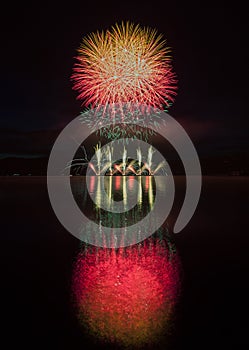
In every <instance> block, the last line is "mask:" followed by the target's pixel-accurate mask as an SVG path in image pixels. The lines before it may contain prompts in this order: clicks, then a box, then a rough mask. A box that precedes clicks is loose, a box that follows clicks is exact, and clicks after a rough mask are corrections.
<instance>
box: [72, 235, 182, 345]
mask: <svg viewBox="0 0 249 350" xmlns="http://www.w3.org/2000/svg"><path fill="white" fill-rule="evenodd" d="M169 247H170V244H169V242H167V241H166V240H165V239H163V240H160V239H158V238H156V239H155V238H154V239H152V238H151V239H147V240H146V241H144V242H143V243H140V244H137V245H134V246H131V247H128V248H119V249H116V250H115V249H105V248H97V247H88V248H87V249H85V251H84V250H82V252H81V253H80V254H79V256H78V257H77V261H76V264H75V270H74V276H73V295H74V300H75V301H76V307H77V313H78V317H79V320H80V323H81V324H82V326H83V327H86V328H87V329H88V331H89V333H90V334H92V335H93V336H97V337H98V339H99V340H102V341H107V342H111V343H116V344H119V345H123V346H129V347H132V348H135V347H141V346H144V345H149V344H154V343H156V342H157V341H158V340H159V339H160V337H161V336H162V335H165V333H167V331H168V330H169V329H170V328H171V327H172V317H173V312H174V307H175V304H176V302H177V297H178V294H179V285H180V282H179V280H180V278H179V258H178V256H177V254H176V252H175V251H172V250H170V249H169Z"/></svg>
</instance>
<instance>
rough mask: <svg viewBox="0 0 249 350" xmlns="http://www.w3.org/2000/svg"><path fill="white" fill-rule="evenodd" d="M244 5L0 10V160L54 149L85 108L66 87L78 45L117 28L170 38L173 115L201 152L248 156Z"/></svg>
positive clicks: (39, 5)
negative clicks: (144, 29) (131, 25)
mask: <svg viewBox="0 0 249 350" xmlns="http://www.w3.org/2000/svg"><path fill="white" fill-rule="evenodd" d="M241 4H242V2H241ZM241 4H240V2H239V1H236V2H232V3H231V4H228V1H224V2H218V1H216V2H215V3H214V4H213V5H212V4H211V2H210V1H209V2H208V3H207V5H205V3H204V2H201V1H199V2H191V1H171V2H169V1H161V2H159V1H150V2H145V1H139V2H137V1H132V2H128V1H123V2H119V1H111V2H110V1H101V2H100V3H98V2H96V1H87V2H86V1H81V2H79V3H77V2H73V1H71V2H66V3H64V2H62V1H61V2H56V1H55V2H52V4H45V3H44V2H33V4H32V5H29V4H26V5H25V2H20V3H17V4H15V3H14V2H9V5H6V4H5V5H4V7H3V8H2V9H1V12H2V19H1V26H2V28H1V34H2V39H1V60H2V63H1V70H2V73H1V80H2V84H1V97H2V99H1V121H0V136H1V138H0V146H1V148H0V154H12V153H13V154H17V153H20V154H24V153H25V154H26V153H36V152H38V153H39V152H40V153H42V152H43V151H46V150H48V149H49V148H50V147H51V135H50V133H51V131H52V130H54V129H62V128H63V127H64V126H65V125H66V124H67V123H68V122H69V121H71V120H72V119H73V118H75V117H76V116H77V115H78V114H79V113H80V111H81V110H82V108H81V106H80V102H79V101H76V93H75V92H74V91H72V83H71V82H70V75H71V73H72V67H73V63H74V56H75V55H76V50H77V48H78V46H79V44H80V42H81V39H82V37H83V36H85V35H87V34H88V33H90V32H93V31H96V30H98V29H106V28H108V27H110V26H111V25H113V24H115V22H120V21H122V20H131V21H134V22H135V23H140V24H141V25H146V26H150V27H154V28H157V29H158V31H159V32H161V33H163V34H164V36H165V37H166V38H167V40H168V45H169V46H170V47H171V48H172V55H173V66H174V70H175V72H176V73H177V76H178V80H179V83H178V86H179V89H178V96H177V98H176V101H175V104H174V106H173V107H172V108H171V109H170V110H169V113H170V114H171V115H172V116H173V117H175V118H176V119H177V120H178V121H180V122H181V123H182V125H183V126H184V127H185V128H186V130H187V132H188V133H189V134H190V136H191V137H192V138H193V140H194V141H195V142H197V143H198V145H199V146H198V147H200V152H202V151H204V150H205V149H208V150H209V151H210V152H211V153H215V152H219V151H224V152H228V153H229V152H237V151H238V152H240V151H245V150H246V149H247V150H248V148H249V141H248V127H249V121H248V113H247V103H246V102H247V99H248V98H247V96H248V79H247V77H246V73H247V71H248V55H247V51H246V49H247V45H248V43H247V22H248V20H247V18H246V14H247V10H246V8H243V7H242V5H241ZM48 134H49V135H50V136H49V137H48V139H47V140H48V142H47V143H46V138H45V139H44V135H48ZM37 135H40V136H37ZM39 142H40V143H41V144H40V145H39Z"/></svg>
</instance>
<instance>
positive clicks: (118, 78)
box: [72, 22, 176, 115]
mask: <svg viewBox="0 0 249 350" xmlns="http://www.w3.org/2000/svg"><path fill="white" fill-rule="evenodd" d="M169 51H170V50H169V48H167V47H166V46H165V41H164V40H163V39H162V36H161V35H157V33H156V31H155V30H152V29H150V28H142V27H140V26H139V25H136V26H135V25H133V24H131V23H129V22H127V23H122V24H121V25H115V26H113V27H112V28H111V29H110V30H107V31H106V32H104V31H102V32H97V33H93V34H90V35H88V36H87V37H85V38H84V39H83V42H82V44H81V46H80V48H79V50H78V56H77V63H76V64H75V67H74V74H73V75H72V79H73V81H74V89H75V90H77V91H78V92H79V95H78V99H81V100H83V101H84V104H85V105H86V106H91V107H93V108H97V109H98V108H99V107H100V106H104V113H105V108H106V107H107V106H113V105H114V104H116V105H117V106H118V108H120V110H122V106H123V104H129V103H137V104H142V105H146V106H147V107H148V108H149V109H151V108H160V109H163V108H164V107H165V106H167V107H168V106H169V105H170V103H171V102H173V97H174V95H175V94H176V92H175V90H176V80H175V74H174V73H173V72H172V66H171V57H170V55H169ZM131 111H132V108H131ZM114 114H115V113H114ZM121 114H122V115H124V114H123V113H121Z"/></svg>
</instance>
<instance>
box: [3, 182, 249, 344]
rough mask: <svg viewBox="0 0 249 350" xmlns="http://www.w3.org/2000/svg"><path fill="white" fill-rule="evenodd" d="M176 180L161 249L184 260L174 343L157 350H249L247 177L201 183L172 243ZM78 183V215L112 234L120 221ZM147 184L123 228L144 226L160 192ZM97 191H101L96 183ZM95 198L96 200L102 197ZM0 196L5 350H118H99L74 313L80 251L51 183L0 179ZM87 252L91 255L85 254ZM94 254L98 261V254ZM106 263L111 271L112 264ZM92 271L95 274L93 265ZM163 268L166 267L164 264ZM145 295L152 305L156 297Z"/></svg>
mask: <svg viewBox="0 0 249 350" xmlns="http://www.w3.org/2000/svg"><path fill="white" fill-rule="evenodd" d="M175 180H176V189H177V192H176V200H175V203H174V207H173V209H172V211H171V213H170V216H169V218H168V220H167V223H165V225H164V228H163V233H161V235H162V236H163V237H165V232H167V230H168V232H169V235H168V234H167V235H166V236H167V239H166V242H168V244H169V245H168V246H165V247H164V248H163V249H164V250H165V251H167V249H168V248H169V247H171V246H174V247H175V249H176V251H177V254H178V255H179V259H180V261H181V266H182V268H181V273H180V277H181V284H182V292H181V297H180V299H179V301H178V304H177V306H176V310H175V311H174V315H175V316H174V326H173V328H172V330H171V333H172V335H171V336H170V337H168V338H169V341H166V340H165V339H164V340H161V338H160V337H158V339H157V341H158V342H159V343H158V344H157V346H156V348H159V349H164V348H168V349H185V348H186V347H187V348H188V347H190V346H191V347H192V348H194V349H197V348H198V349H200V348H201V349H204V348H211V347H212V348H213V347H217V346H220V347H221V348H222V349H223V348H224V349H228V348H231V349H237V348H239V347H242V346H243V348H247V346H248V345H249V341H248V331H249V302H248V295H249V283H248V272H249V254H248V248H249V238H248V212H249V180H248V178H242V177H238V178H237V177H230V178H229V177H227V178H223V177H220V178H219V177H216V178H215V177H206V178H204V179H203V190H202V195H201V200H200V203H199V206H198V208H197V211H196V213H195V215H194V217H193V218H192V220H191V221H190V223H189V224H188V226H187V227H186V228H185V229H184V230H183V231H182V232H181V233H180V234H178V235H172V234H170V233H171V231H172V227H173V224H174V222H175V219H176V217H177V214H178V212H179V209H180V204H181V203H182V199H183V196H184V188H185V182H184V179H183V178H181V177H179V178H176V179H175ZM72 181H73V183H72V188H73V190H74V195H75V198H76V201H77V203H78V205H79V206H80V207H81V208H82V210H83V211H84V210H85V212H86V213H87V215H89V217H91V219H95V220H96V222H98V220H99V218H100V217H101V218H102V220H103V219H104V220H106V222H105V223H104V224H105V225H107V226H108V225H109V226H110V227H116V226H115V225H117V222H118V221H119V220H117V219H115V217H113V216H111V217H109V218H108V219H107V218H106V215H104V214H103V213H101V211H100V210H98V209H97V210H96V206H94V205H92V204H91V201H90V199H89V198H88V195H87V194H86V192H85V187H84V179H81V178H75V179H73V180H72ZM107 181H109V180H107ZM115 181H118V180H115ZM143 181H145V182H144V186H143V193H142V203H143V205H142V206H141V210H140V211H138V212H137V213H138V214H136V213H135V212H134V211H131V212H130V213H129V215H128V216H125V215H124V216H123V217H122V218H121V220H122V222H124V223H125V222H127V223H128V224H129V223H130V222H131V220H133V219H134V218H135V219H136V220H139V219H140V216H141V215H142V214H143V215H144V214H145V213H146V212H147V211H148V210H150V206H151V205H152V203H153V196H154V194H155V188H154V187H153V183H152V185H151V187H149V186H148V187H147V189H146V181H148V180H146V179H144V180H143ZM92 186H93V188H95V186H97V183H94V184H92ZM112 186H115V183H114V184H112ZM109 188H110V187H109ZM149 188H151V189H152V190H150V191H149ZM106 189H107V190H108V184H107V187H106ZM113 189H115V188H113ZM127 190H128V191H129V189H127ZM93 192H94V193H96V189H94V190H93ZM112 192H113V191H112ZM114 192H115V193H114V194H113V196H114V197H113V199H115V200H120V199H122V198H123V188H122V187H120V188H116V189H115V191H114ZM0 195H1V215H2V230H1V248H2V254H1V256H2V261H1V266H2V270H3V272H2V287H1V289H2V292H3V296H2V305H3V306H2V319H3V320H4V325H5V330H4V332H3V334H4V337H6V340H7V341H8V347H7V348H15V347H17V346H25V348H28V349H29V348H30V349H31V348H32V349H34V348H35V349H36V348H40V347H45V348H53V349H78V348H83V349H94V348H99V349H112V348H115V347H114V346H110V345H109V344H103V342H102V340H100V341H99V342H97V343H96V341H97V340H96V341H94V340H93V338H92V337H90V335H89V332H88V331H87V330H85V329H84V328H82V325H81V324H80V322H79V320H78V319H77V317H76V312H75V311H76V310H75V307H74V308H73V307H72V276H73V274H74V273H75V270H74V266H75V264H76V263H77V261H79V257H81V258H80V259H82V255H81V253H82V248H83V247H82V245H80V242H79V241H78V240H77V239H76V238H74V237H73V236H72V235H70V234H69V233H68V232H67V231H66V230H65V229H64V228H63V227H62V226H61V224H60V223H59V222H58V220H57V219H56V217H55V215H54V212H53V210H52V208H51V206H50V203H49V199H48V194H47V189H46V178H42V177H41V178H35V177H32V178H31V177H29V178H24V177H20V178H13V177H12V178H1V191H0ZM98 200H101V199H100V198H97V201H98ZM84 208H87V209H84ZM137 209H138V208H137ZM94 210H95V211H94ZM93 212H94V214H93ZM136 215H137V216H136ZM167 240H168V241H167ZM153 244H154V243H153ZM156 244H157V243H156ZM159 246H160V247H162V246H161V245H160V244H159ZM142 249H144V248H142ZM153 249H154V248H153ZM156 249H157V248H156ZM160 249H161V248H159V250H160ZM86 251H87V252H89V251H90V250H89V249H88V248H87V249H86ZM91 254H93V252H92V251H91ZM94 254H95V255H94V256H96V252H95V253H94ZM98 254H101V253H98ZM134 254H135V253H134ZM172 254H174V253H172ZM139 256H140V255H139V254H138V258H136V259H137V260H136V263H137V261H138V262H139V259H140V258H139ZM148 256H149V255H148ZM84 259H85V256H83V261H85V260H84ZM91 259H92V257H90V260H91ZM105 259H106V258H105ZM122 259H123V257H122ZM125 259H126V258H125ZM90 260H89V261H90ZM102 260H103V259H102ZM80 261H81V260H80ZM106 261H107V264H106V266H107V268H108V266H109V265H108V264H109V260H105V262H106ZM126 261H127V259H126ZM132 261H133V260H132ZM133 264H134V261H133ZM148 264H149V263H148ZM83 265H84V266H87V263H86V262H84V264H83ZM128 265H129V263H128ZM130 265H131V264H130ZM130 265H129V266H130ZM89 266H93V264H92V262H91V264H90V265H89ZM139 266H140V267H141V265H139ZM164 266H165V269H167V267H166V266H167V262H164ZM165 269H164V271H165ZM98 271H99V270H98ZM101 271H103V270H101ZM115 271H116V270H115ZM78 272H79V270H78ZM79 273H81V272H79ZM115 273H116V272H115ZM96 276H98V275H96ZM121 278H122V276H121ZM134 278H136V277H134ZM148 278H149V277H148ZM103 281H106V279H104V280H103ZM123 281H124V280H123ZM97 292H99V289H97ZM136 293H137V292H136V291H135V292H134V294H136ZM111 295H112V294H110V296H111ZM148 295H150V297H151V294H150V293H148ZM93 300H94V299H93ZM155 300H157V299H155ZM151 305H152V301H151ZM143 311H144V310H142V311H139V312H143ZM129 312H130V313H131V312H132V311H129ZM144 318H145V316H144V317H143V319H144ZM97 320H98V319H97ZM158 320H159V316H158ZM95 321H96V318H95ZM165 332H166V329H165ZM98 334H99V333H98ZM149 336H150V337H152V336H153V335H152V334H151V335H150V334H149ZM95 338H96V337H95Z"/></svg>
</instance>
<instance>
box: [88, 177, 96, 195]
mask: <svg viewBox="0 0 249 350" xmlns="http://www.w3.org/2000/svg"><path fill="white" fill-rule="evenodd" d="M95 178H96V177H95V176H91V177H90V186H89V191H90V193H93V191H94V186H95Z"/></svg>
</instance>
